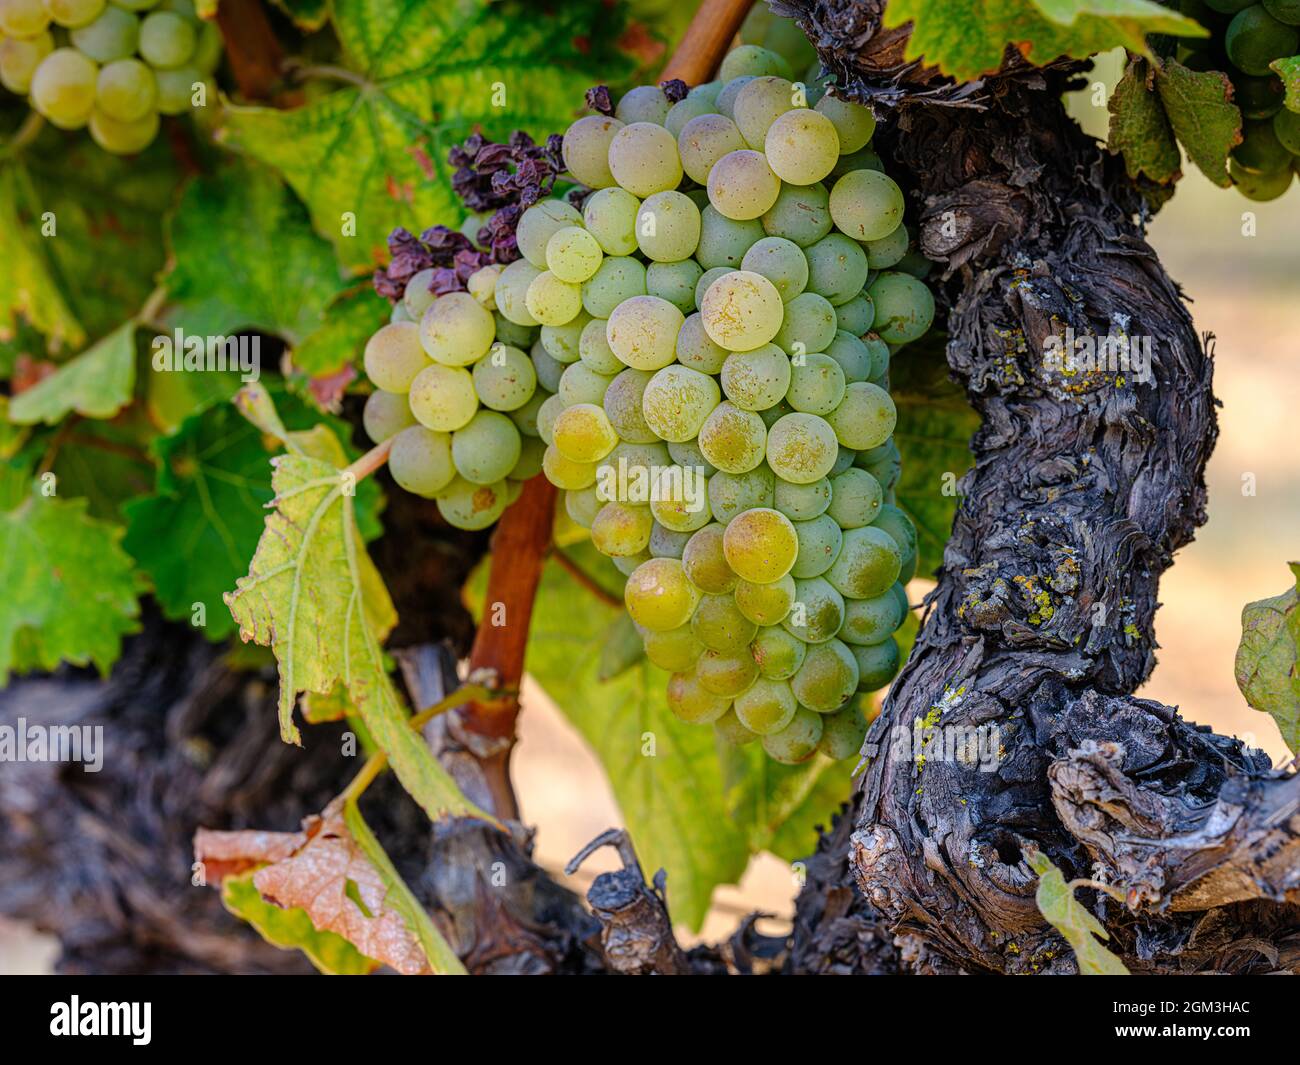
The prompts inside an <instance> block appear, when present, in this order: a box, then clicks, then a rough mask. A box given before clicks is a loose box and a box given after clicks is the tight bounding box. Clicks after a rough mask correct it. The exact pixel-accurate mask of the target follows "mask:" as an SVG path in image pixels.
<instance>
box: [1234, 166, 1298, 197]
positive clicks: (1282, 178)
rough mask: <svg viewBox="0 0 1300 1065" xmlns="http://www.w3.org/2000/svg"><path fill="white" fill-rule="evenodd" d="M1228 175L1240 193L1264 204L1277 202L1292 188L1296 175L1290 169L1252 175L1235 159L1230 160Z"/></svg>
mask: <svg viewBox="0 0 1300 1065" xmlns="http://www.w3.org/2000/svg"><path fill="white" fill-rule="evenodd" d="M1228 173H1229V174H1230V175H1231V176H1232V181H1233V184H1234V185H1235V186H1236V189H1237V191H1238V192H1240V193H1241V194H1242V195H1243V196H1245V197H1246V199H1248V200H1255V201H1257V202H1260V203H1264V202H1266V201H1268V200H1276V199H1277V198H1278V197H1279V196H1281V195H1282V194H1283V193H1285V192H1286V191H1287V189H1289V188H1290V187H1291V181H1292V179H1293V178H1294V177H1295V173H1294V171H1293V170H1291V169H1290V168H1288V169H1286V170H1277V171H1274V172H1273V173H1269V174H1252V173H1251V172H1250V171H1248V170H1245V169H1243V168H1242V166H1241V165H1240V164H1239V163H1238V162H1237V160H1235V159H1230V160H1228Z"/></svg>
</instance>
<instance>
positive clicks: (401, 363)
mask: <svg viewBox="0 0 1300 1065" xmlns="http://www.w3.org/2000/svg"><path fill="white" fill-rule="evenodd" d="M362 362H363V364H364V365H365V369H366V376H367V377H369V378H370V380H371V381H372V382H373V383H374V385H375V387H376V388H382V389H383V390H384V391H385V392H407V391H410V388H411V382H413V381H414V380H415V375H416V374H418V373H419V372H420V371H421V370H423V369H425V368H426V367H427V366H428V365H429V357H428V355H426V354H425V352H424V348H423V347H422V346H421V345H420V329H419V326H417V325H416V324H415V323H414V322H395V323H389V324H388V325H385V326H380V327H379V329H378V331H376V333H375V334H374V336H372V337H371V338H370V339H369V340H368V341H366V350H365V354H364V355H363V356H362ZM430 428H431V429H438V428H442V427H441V426H436V425H434V426H430Z"/></svg>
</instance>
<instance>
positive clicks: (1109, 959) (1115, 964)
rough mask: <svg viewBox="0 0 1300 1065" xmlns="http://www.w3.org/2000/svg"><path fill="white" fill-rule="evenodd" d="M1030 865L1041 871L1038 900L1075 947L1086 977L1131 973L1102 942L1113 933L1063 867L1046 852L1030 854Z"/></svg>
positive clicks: (1075, 955)
mask: <svg viewBox="0 0 1300 1065" xmlns="http://www.w3.org/2000/svg"><path fill="white" fill-rule="evenodd" d="M1025 860H1026V861H1027V862H1028V863H1029V867H1030V868H1031V869H1033V871H1034V872H1035V873H1037V874H1038V891H1037V892H1036V894H1035V896H1034V900H1035V901H1036V902H1037V903H1038V910H1039V912H1040V913H1041V914H1042V915H1043V917H1044V918H1045V919H1046V921H1047V923H1048V924H1050V925H1051V926H1052V927H1053V928H1055V929H1056V930H1057V931H1058V932H1060V933H1061V935H1062V936H1064V937H1065V941H1066V942H1067V943H1069V944H1070V946H1071V947H1072V948H1073V949H1074V957H1075V960H1076V961H1077V962H1078V963H1079V973H1080V975H1082V976H1128V975H1129V971H1128V969H1127V968H1125V967H1124V963H1123V962H1122V961H1120V960H1119V958H1117V957H1116V956H1115V955H1114V954H1112V953H1111V952H1110V951H1109V950H1107V949H1106V948H1105V947H1103V946H1102V945H1101V941H1102V940H1103V939H1109V938H1110V935H1109V933H1108V932H1107V931H1106V928H1105V926H1104V925H1103V924H1102V923H1101V922H1100V921H1098V920H1097V918H1096V917H1094V916H1093V915H1092V914H1091V913H1089V912H1088V910H1087V909H1085V908H1084V906H1083V904H1082V903H1081V902H1079V900H1078V899H1076V898H1075V897H1074V891H1073V889H1072V888H1071V887H1070V885H1069V884H1067V883H1066V882H1065V877H1064V876H1062V875H1061V870H1059V869H1058V868H1056V866H1055V865H1053V864H1052V860H1051V859H1050V858H1049V857H1047V855H1046V854H1044V853H1043V852H1042V851H1034V852H1033V853H1026V854H1025Z"/></svg>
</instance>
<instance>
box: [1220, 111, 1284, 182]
mask: <svg viewBox="0 0 1300 1065" xmlns="http://www.w3.org/2000/svg"><path fill="white" fill-rule="evenodd" d="M1288 113H1291V112H1288ZM1232 158H1233V159H1234V160H1235V161H1236V163H1237V165H1238V166H1239V167H1241V168H1242V169H1243V170H1248V171H1250V172H1251V173H1252V174H1271V173H1273V172H1275V171H1278V170H1283V169H1285V168H1287V167H1289V166H1290V165H1291V152H1290V151H1289V150H1288V149H1287V148H1286V147H1285V145H1283V144H1282V142H1281V140H1279V139H1278V136H1277V132H1276V129H1275V126H1274V123H1273V121H1272V120H1270V119H1263V120H1261V121H1258V122H1249V121H1248V122H1244V123H1243V124H1242V131H1241V143H1240V144H1239V145H1237V147H1235V148H1234V149H1233V150H1232Z"/></svg>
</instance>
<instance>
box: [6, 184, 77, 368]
mask: <svg viewBox="0 0 1300 1065" xmlns="http://www.w3.org/2000/svg"><path fill="white" fill-rule="evenodd" d="M34 201H35V197H34V195H33V193H32V188H31V180H30V178H29V176H28V175H27V173H26V172H25V171H23V170H20V169H19V168H18V167H17V166H16V165H10V166H6V167H4V168H2V169H0V232H3V233H4V234H5V237H6V239H5V253H4V255H3V256H0V299H2V300H3V302H2V303H0V335H4V336H6V337H7V336H12V335H13V334H14V333H15V332H16V331H17V330H18V328H19V326H20V324H21V322H22V321H23V320H26V321H27V322H30V323H31V324H32V325H33V326H35V328H36V329H38V330H39V331H40V332H42V333H46V334H48V335H49V337H50V343H51V346H53V347H55V348H58V347H62V346H63V345H64V344H70V345H79V344H81V343H82V342H83V341H84V340H85V339H86V331H85V329H84V328H83V327H82V325H81V323H80V322H79V321H77V317H76V315H75V314H73V312H72V308H71V307H69V306H68V303H67V300H65V299H64V297H63V294H62V293H61V292H60V291H59V286H58V284H57V283H56V282H55V280H54V277H53V275H52V271H51V264H50V262H49V253H48V252H47V250H46V248H45V247H44V246H43V244H44V242H45V241H46V240H47V239H48V238H44V237H42V236H40V227H41V218H40V215H41V214H42V213H44V212H42V211H39V210H35V209H34V208H36V207H39V206H40V205H39V203H36V202H34Z"/></svg>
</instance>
